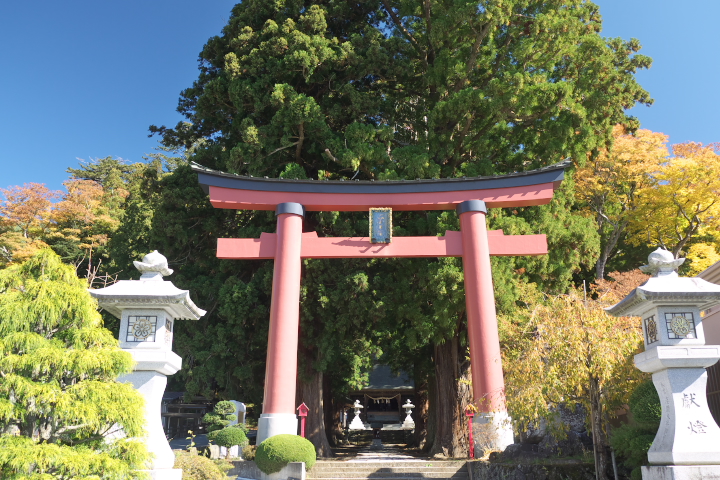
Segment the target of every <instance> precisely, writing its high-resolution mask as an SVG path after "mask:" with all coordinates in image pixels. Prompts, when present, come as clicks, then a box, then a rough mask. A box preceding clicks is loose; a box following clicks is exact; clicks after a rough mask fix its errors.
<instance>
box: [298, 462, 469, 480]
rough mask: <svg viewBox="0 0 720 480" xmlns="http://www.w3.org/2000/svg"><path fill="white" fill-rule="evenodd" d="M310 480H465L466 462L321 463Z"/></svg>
mask: <svg viewBox="0 0 720 480" xmlns="http://www.w3.org/2000/svg"><path fill="white" fill-rule="evenodd" d="M307 478H308V479H322V480H341V479H345V480H360V479H378V478H380V479H383V480H414V479H421V478H434V479H452V480H465V479H467V478H469V477H468V471H467V467H466V466H465V462H464V461H432V460H424V461H417V460H408V461H395V462H392V461H390V462H388V461H376V462H363V461H358V460H351V461H319V462H317V463H316V464H315V466H314V467H313V468H312V469H311V470H310V471H309V472H308V474H307Z"/></svg>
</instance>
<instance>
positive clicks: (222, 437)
mask: <svg viewBox="0 0 720 480" xmlns="http://www.w3.org/2000/svg"><path fill="white" fill-rule="evenodd" d="M208 439H209V440H211V441H212V442H214V443H215V444H216V445H220V446H221V447H227V448H230V447H232V446H233V445H245V444H247V441H248V439H247V437H246V436H245V432H244V431H243V430H242V429H240V428H236V427H225V428H223V429H222V430H216V431H214V432H210V433H209V434H208Z"/></svg>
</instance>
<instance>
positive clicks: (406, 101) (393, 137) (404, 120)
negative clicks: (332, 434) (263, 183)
mask: <svg viewBox="0 0 720 480" xmlns="http://www.w3.org/2000/svg"><path fill="white" fill-rule="evenodd" d="M600 30H601V20H600V15H599V11H598V7H597V6H596V5H595V4H593V3H592V2H589V1H585V0H550V1H538V0H508V1H498V0H483V1H480V2H477V1H469V0H467V1H459V2H458V1H454V2H447V1H438V0H366V1H356V2H346V1H337V0H317V1H306V0H282V1H277V2H266V1H262V0H246V1H244V2H242V3H240V4H238V5H236V6H235V7H234V9H233V12H232V16H231V18H230V20H229V22H228V25H227V26H226V27H225V28H224V29H223V32H222V35H220V36H217V37H213V38H211V39H210V40H209V41H208V43H207V44H206V45H205V48H204V49H203V51H202V52H201V54H200V75H199V77H198V79H197V80H196V81H195V83H194V84H193V86H192V87H190V88H188V89H186V90H185V91H183V92H182V94H181V98H180V103H179V107H178V109H179V111H180V112H181V113H182V114H184V115H185V116H186V118H187V120H188V121H189V123H179V124H178V125H177V126H176V127H175V128H166V127H151V130H152V131H154V132H156V133H158V134H160V135H162V138H163V142H164V143H165V145H166V146H170V147H178V146H183V145H184V146H190V145H192V144H194V143H196V142H197V141H198V140H200V139H203V140H204V143H203V144H202V145H201V146H200V147H199V148H197V150H196V151H195V153H194V156H193V160H194V161H196V162H198V163H200V164H203V165H205V166H207V167H211V168H216V169H220V170H224V171H229V172H233V173H239V174H245V175H248V174H249V175H255V176H270V177H277V176H282V177H286V178H316V179H326V178H330V179H342V178H355V179H377V180H385V179H402V178H408V179H414V178H433V177H459V176H476V175H490V174H502V173H507V172H513V171H519V170H526V169H531V168H537V167H541V166H544V165H548V164H551V163H554V162H557V161H559V160H562V159H565V158H567V157H569V156H575V157H576V158H585V157H586V155H587V153H588V152H592V151H595V150H597V149H599V148H601V147H603V146H604V145H606V144H607V143H608V142H609V141H610V139H611V132H612V126H613V125H615V124H616V123H624V124H626V125H628V126H629V127H635V126H636V122H635V120H634V119H631V118H628V117H626V116H625V114H624V109H626V108H630V107H632V106H633V105H635V103H637V102H641V103H650V102H651V100H650V98H649V96H648V94H647V92H645V91H644V90H643V89H642V88H641V87H640V86H639V85H638V84H637V83H636V81H635V78H634V73H635V72H636V70H637V69H639V68H645V67H647V66H649V65H650V60H649V59H648V58H647V57H645V56H642V55H638V54H636V52H637V51H638V50H639V48H640V45H639V43H638V42H637V41H636V40H631V41H624V40H621V39H605V38H603V37H602V36H601V35H600ZM173 177H174V179H169V178H168V179H165V180H163V185H164V186H163V187H162V188H170V189H171V190H163V193H162V194H161V196H162V197H163V199H162V200H161V205H162V206H161V209H162V212H163V213H162V214H161V215H159V214H158V213H156V214H155V217H154V218H155V219H156V222H155V223H154V225H153V227H152V228H153V230H154V231H155V232H157V234H154V235H155V238H156V239H157V240H158V241H163V240H162V238H161V235H162V234H166V235H165V239H166V240H164V242H165V243H166V244H167V248H168V249H167V251H168V252H171V254H170V255H168V258H170V259H171V261H174V262H176V265H177V266H178V267H180V268H179V270H180V272H181V273H180V275H179V277H178V279H177V282H178V283H180V281H181V280H180V278H181V277H182V278H186V279H187V281H188V282H189V283H192V285H193V286H192V287H191V290H193V291H196V292H198V295H201V296H205V295H207V298H206V299H204V300H203V303H204V304H216V305H217V308H214V309H212V310H211V312H210V314H209V315H208V316H207V319H206V320H205V321H204V322H203V323H199V324H198V325H196V326H190V327H189V329H188V331H187V334H188V337H186V338H192V339H193V340H192V342H189V341H188V342H187V343H186V344H185V345H186V347H187V351H186V352H184V353H185V354H187V355H190V356H191V358H192V360H191V365H193V368H191V369H189V370H188V372H187V375H188V379H189V380H190V382H191V383H190V384H191V385H193V386H194V387H195V388H200V387H202V388H210V389H215V390H216V391H224V392H227V391H231V392H233V391H238V387H237V386H233V385H231V384H232V383H240V384H242V386H241V387H240V390H239V391H241V392H246V393H247V394H250V392H251V391H254V392H255V393H258V390H257V389H255V390H253V388H251V387H250V384H251V382H252V379H256V380H259V379H261V378H262V377H261V375H260V372H261V371H262V361H263V360H262V353H261V352H262V349H263V347H264V346H263V345H262V343H263V341H264V338H263V335H264V334H265V333H266V328H267V323H266V322H267V320H266V317H267V308H268V304H269V303H268V302H269V294H270V272H271V266H270V264H269V262H237V263H233V262H227V261H225V262H218V261H217V260H216V259H214V258H212V256H213V253H212V252H213V250H214V244H213V241H212V240H213V239H214V238H216V237H218V236H241V237H250V236H257V234H258V233H259V232H261V231H272V230H273V229H274V219H273V218H272V216H271V215H267V214H266V213H264V212H259V213H252V212H250V213H248V212H241V213H238V214H235V213H234V212H218V211H212V209H211V208H210V207H209V205H208V203H207V201H205V200H203V195H202V193H201V192H200V190H199V189H198V188H197V187H194V186H193V185H192V182H193V180H192V176H191V175H190V174H189V172H188V170H187V169H183V168H178V169H177V170H175V172H174V173H173ZM564 189H565V190H564V191H563V192H561V194H560V195H558V199H557V200H556V201H554V203H553V204H551V205H550V206H547V207H539V208H537V207H534V208H525V209H515V210H508V211H495V212H491V214H490V215H489V219H490V224H491V226H492V227H494V228H498V227H499V228H504V229H506V231H507V232H508V233H535V232H539V231H542V232H546V233H548V236H549V244H550V248H551V252H552V254H551V256H550V257H549V258H550V259H549V260H548V258H544V259H529V260H528V259H501V260H497V261H494V267H495V274H494V275H495V277H494V280H495V285H496V289H497V290H498V293H499V302H500V306H501V307H502V308H512V306H513V304H514V301H515V300H516V299H517V294H516V293H515V289H514V287H513V286H514V284H516V282H521V281H534V282H539V283H540V284H541V285H542V287H543V288H549V289H551V290H553V291H558V292H561V291H563V290H564V289H566V288H567V287H568V285H569V284H570V281H571V276H572V274H573V272H575V271H577V270H578V268H579V267H580V265H582V264H585V265H588V266H590V265H592V263H593V262H594V256H596V255H597V251H598V238H597V232H596V231H595V229H594V228H593V225H592V223H591V222H590V221H589V220H587V219H585V218H582V217H581V216H578V215H576V214H575V213H574V212H573V209H574V204H573V195H572V182H568V183H567V185H566V186H565V187H564ZM184 210H185V212H184ZM394 224H395V225H396V227H395V228H396V231H395V234H396V235H402V234H416V235H434V234H442V233H443V232H444V229H445V228H447V227H450V228H453V229H457V219H456V218H455V217H454V215H453V214H452V213H447V212H445V213H438V212H433V213H427V214H425V213H415V214H410V213H407V214H401V215H396V218H395V221H394ZM306 225H307V229H313V230H316V231H318V232H319V233H321V234H323V235H332V236H340V235H364V233H365V232H366V231H367V219H366V217H365V216H364V215H361V214H350V213H348V214H336V213H311V214H309V215H308V216H307V218H306ZM191 257H192V261H191V260H190V258H191ZM200 257H202V258H200ZM229 265H232V266H229ZM326 265H328V266H326ZM238 267H239V268H238ZM183 275H186V276H185V277H183ZM394 276H396V277H398V279H399V280H401V282H402V283H398V282H392V281H391V279H392V278H394ZM400 277H402V278H400ZM441 277H442V278H444V280H442V281H441V282H439V283H438V282H437V279H438V278H441ZM398 285H402V286H401V287H398ZM185 286H186V287H189V286H190V285H185ZM461 289H462V276H461V265H460V262H459V260H457V259H441V260H437V261H433V260H429V261H428V260H423V261H418V260H395V261H388V262H376V261H370V262H368V261H362V260H348V261H343V263H340V262H337V263H331V262H328V261H307V262H306V264H305V278H304V281H303V294H302V302H303V310H302V312H303V313H302V318H301V329H302V330H303V332H304V333H303V336H302V343H303V345H302V348H301V351H302V352H303V357H302V359H303V361H304V362H305V364H307V365H310V368H309V370H308V371H309V372H314V374H313V375H314V377H313V378H310V379H307V378H306V381H308V382H310V383H311V384H312V385H315V387H312V388H308V389H307V391H308V394H309V392H311V391H314V392H315V395H314V398H313V400H314V401H316V402H317V404H318V405H319V404H320V402H321V399H322V398H323V396H325V397H327V392H324V393H323V392H320V391H319V389H320V386H321V385H328V384H331V383H332V382H328V381H322V378H321V377H318V376H319V375H322V372H325V374H327V375H329V376H331V377H335V378H336V379H337V380H338V382H339V383H342V382H343V381H344V382H346V383H347V382H348V381H350V380H351V379H357V378H358V376H357V374H356V373H357V372H358V371H359V370H360V369H359V367H360V366H361V365H363V364H364V363H365V364H367V363H368V362H367V359H368V358H369V354H370V352H372V351H373V348H369V347H367V348H366V347H363V348H358V349H357V350H356V351H355V352H354V353H353V352H347V351H345V350H344V347H343V346H342V344H343V342H346V341H347V342H349V343H351V344H353V345H357V346H359V345H363V346H368V345H370V344H376V345H378V346H380V348H382V346H384V347H385V349H386V350H388V349H391V348H393V346H395V347H397V345H400V344H403V345H405V346H406V350H405V352H406V353H407V355H406V357H407V358H409V359H412V360H413V362H414V364H415V365H425V366H427V365H430V366H428V367H427V369H425V370H423V371H422V372H417V375H418V384H420V383H422V382H424V381H425V380H423V379H429V380H430V381H431V382H436V383H437V382H446V383H447V382H449V383H447V384H445V383H444V384H442V385H437V384H435V386H434V387H432V388H433V389H434V391H436V392H452V391H454V392H455V393H456V395H455V396H456V397H458V396H459V395H460V394H463V393H462V392H461V391H460V389H461V386H462V385H464V383H463V382H459V381H458V379H459V378H462V377H463V376H467V365H466V364H465V362H464V357H465V355H464V347H463V346H462V345H463V343H462V340H461V339H458V332H460V331H462V330H463V328H464V326H463V325H464V321H465V320H464V313H463V312H464V304H463V302H462V295H454V294H453V295H449V296H447V298H444V296H443V292H461ZM331 323H334V324H335V325H334V326H331ZM398 325H403V326H404V327H405V328H398V327H397V326H398ZM192 329H194V330H192ZM211 332H212V333H211ZM408 332H410V333H408ZM400 334H403V335H406V340H404V341H399V342H400V343H398V340H397V339H398V335H400ZM182 335H184V334H183V333H180V335H179V337H178V345H179V346H180V345H181V344H182V341H181V340H180V337H182ZM218 335H220V336H228V339H227V340H225V341H224V342H221V343H218V342H217V337H218ZM233 335H237V337H234V338H232V336H233ZM207 336H210V337H212V338H213V342H215V343H214V344H213V345H210V344H209V342H210V341H209V340H208V341H207V342H205V341H204V340H203V338H205V337H207ZM250 337H253V339H252V340H250ZM231 338H232V340H231ZM340 339H343V340H342V341H341V340H340ZM351 339H352V340H351ZM353 342H355V343H353ZM206 343H207V344H206ZM230 345H235V347H236V348H231V349H229V348H228V347H230ZM239 345H242V346H243V347H247V348H244V349H238V348H237V346H239ZM345 345H347V344H345ZM183 348H184V347H183ZM446 349H451V350H452V349H454V351H449V350H447V351H446ZM237 351H243V355H238V354H236V353H235V352H237ZM246 352H250V354H248V353H246ZM428 352H434V353H433V355H434V356H435V357H436V358H435V359H434V360H435V361H434V362H433V363H434V365H435V366H434V369H433V368H431V366H432V365H433V363H430V362H424V361H423V359H424V358H425V357H426V356H427V354H428ZM375 353H378V352H377V351H375ZM240 356H242V357H243V358H242V359H241V358H239V357H240ZM396 357H397V356H396ZM341 359H344V360H342V362H341ZM440 359H443V360H447V359H451V360H449V361H447V362H445V361H440ZM452 359H455V360H452ZM228 362H232V364H233V365H235V366H236V368H233V369H230V368H227V363H228ZM406 363H409V362H406ZM337 365H343V366H346V367H347V368H348V370H347V371H345V372H339V371H338V370H339V369H338V368H330V366H337ZM428 369H429V371H428ZM190 376H192V379H190ZM420 377H422V378H420ZM302 379H303V377H302V376H301V380H302ZM326 380H327V379H326ZM193 382H194V383H193ZM303 389H304V387H303V386H302V385H301V390H303ZM463 395H464V394H463ZM327 400H328V398H326V402H325V405H326V406H327V405H328V404H329V403H330V402H328V401H327ZM457 401H458V402H459V403H460V402H463V401H465V400H463V399H460V398H458V400H457ZM305 402H306V403H308V404H310V403H311V402H309V401H308V400H305ZM431 403H433V399H432V398H431ZM434 403H438V402H437V401H435V402H434ZM450 410H451V409H450ZM450 410H447V411H445V410H444V411H443V412H442V416H441V417H436V424H437V426H438V428H440V429H442V428H450V430H451V431H450V434H447V435H446V434H445V433H444V432H442V431H437V433H438V435H436V438H437V439H439V440H438V442H436V445H434V446H433V449H434V451H438V452H444V453H446V454H448V455H452V456H455V455H461V454H462V448H463V447H462V441H461V440H460V437H461V435H460V432H461V430H460V425H461V423H460V422H459V420H458V418H457V415H455V414H454V413H453V411H450ZM455 410H457V409H455ZM327 413H329V412H327ZM438 413H440V412H438ZM320 423H321V424H323V423H324V422H320ZM323 436H324V435H323V431H322V428H320V429H319V430H318V435H317V436H316V437H314V441H315V443H316V446H318V447H319V448H320V450H321V453H322V452H324V451H325V448H326V445H327V444H326V442H325V441H324V440H323V439H321V438H319V437H323ZM430 443H432V442H430ZM430 443H429V444H430Z"/></svg>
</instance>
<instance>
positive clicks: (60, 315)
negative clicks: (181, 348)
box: [0, 249, 147, 480]
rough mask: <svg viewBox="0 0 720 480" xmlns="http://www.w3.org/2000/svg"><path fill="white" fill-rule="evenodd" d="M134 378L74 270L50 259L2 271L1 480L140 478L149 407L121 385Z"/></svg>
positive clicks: (43, 254) (45, 255) (43, 256)
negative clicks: (122, 380) (125, 378)
mask: <svg viewBox="0 0 720 480" xmlns="http://www.w3.org/2000/svg"><path fill="white" fill-rule="evenodd" d="M130 371H132V358H131V356H130V355H129V354H128V353H126V352H123V351H122V350H120V348H119V347H118V342H117V340H116V339H114V338H113V337H112V335H111V334H110V332H109V331H108V330H106V329H104V328H103V326H102V321H101V318H100V314H99V313H98V311H97V304H96V302H95V301H94V300H93V299H92V297H90V294H89V293H88V291H87V283H86V281H84V280H81V279H79V278H78V277H77V276H76V274H75V270H74V269H73V267H72V266H69V265H65V264H63V263H62V262H61V261H60V258H59V257H58V256H57V255H56V254H55V253H53V252H52V251H51V250H49V249H46V250H42V251H40V252H39V253H37V254H36V255H35V256H33V257H32V258H30V259H29V260H27V261H25V262H23V263H21V264H15V265H11V266H10V267H8V268H6V269H4V270H2V271H0V432H2V435H0V477H2V478H30V479H41V478H42V479H45V478H62V479H65V478H88V479H89V478H93V479H108V480H111V479H112V480H114V479H117V480H121V479H127V478H136V476H137V474H136V472H134V470H136V469H140V468H142V467H143V466H144V462H145V460H146V459H147V451H146V450H145V447H144V445H143V444H142V443H141V442H140V441H138V440H132V439H129V438H127V437H139V436H141V435H142V433H143V419H144V416H143V398H142V396H141V395H140V394H139V393H137V392H136V391H135V390H134V389H133V387H132V385H131V384H128V383H119V382H118V381H117V380H116V379H117V377H118V376H119V375H121V374H124V373H128V372H130ZM120 432H124V434H125V435H126V436H127V437H124V436H122V435H115V438H114V437H113V436H112V434H113V433H116V434H119V433H120ZM108 435H110V436H108ZM118 437H122V438H118Z"/></svg>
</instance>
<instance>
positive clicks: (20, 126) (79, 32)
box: [0, 0, 720, 189]
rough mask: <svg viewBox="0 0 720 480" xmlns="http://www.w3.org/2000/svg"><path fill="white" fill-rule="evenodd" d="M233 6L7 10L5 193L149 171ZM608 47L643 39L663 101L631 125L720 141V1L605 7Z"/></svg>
mask: <svg viewBox="0 0 720 480" xmlns="http://www.w3.org/2000/svg"><path fill="white" fill-rule="evenodd" d="M234 3H235V1H232V0H206V1H197V0H194V1H193V0H144V1H140V0H124V1H122V2H105V1H97V0H95V1H89V0H64V1H62V2H57V1H48V0H44V1H32V0H26V1H4V2H0V92H2V94H1V95H0V145H1V147H0V166H1V167H2V168H0V187H7V186H10V185H20V184H23V183H26V182H39V183H45V184H47V185H48V186H49V187H51V188H54V189H59V188H61V184H62V182H63V181H64V180H65V179H66V178H67V174H66V173H65V170H66V169H67V168H68V167H70V166H77V163H78V160H77V159H78V158H82V159H90V158H95V157H104V156H108V155H111V156H114V157H122V158H124V159H127V160H130V161H141V160H142V156H143V154H146V153H150V152H152V151H153V148H154V147H155V146H156V145H157V139H156V138H148V137H147V135H148V131H147V128H148V126H149V125H150V124H156V125H163V124H164V125H174V124H175V123H177V121H179V120H181V117H180V116H179V114H177V113H176V112H175V108H176V106H177V99H178V94H179V93H180V91H181V90H182V89H184V88H186V87H188V86H190V85H191V84H192V82H193V80H194V79H195V78H196V77H197V55H198V53H199V52H200V50H201V49H202V47H203V45H204V44H205V42H206V41H207V39H208V38H209V37H211V36H213V35H217V34H219V33H220V30H221V28H222V27H223V25H225V23H226V22H227V20H228V18H229V16H230V10H231V8H232V6H233V5H234ZM596 3H597V4H598V5H599V6H600V12H601V14H602V16H603V19H604V30H603V34H604V35H605V36H612V37H615V36H620V37H623V38H626V39H629V38H631V37H635V38H638V39H640V41H641V43H642V44H643V50H642V53H644V54H646V55H649V56H650V57H652V58H653V59H654V64H653V67H652V68H651V69H650V70H648V71H643V72H640V73H639V74H638V79H639V81H640V83H641V84H642V85H643V86H644V87H645V88H646V89H647V90H648V91H649V92H650V93H651V95H652V96H653V98H655V105H653V106H652V107H649V108H648V107H644V106H639V107H636V108H634V109H633V110H632V114H634V115H635V116H637V117H639V118H640V121H641V122H642V126H643V128H648V129H651V130H654V131H660V132H663V133H665V134H668V135H670V141H671V142H672V143H680V142H685V141H690V140H692V141H699V142H703V143H709V142H716V141H720V122H718V120H717V116H718V114H719V113H720V90H719V89H718V78H720V62H718V60H717V55H718V51H719V50H720V33H718V30H717V29H716V26H715V25H714V23H715V22H716V20H717V19H718V18H720V1H718V0H689V1H688V2H685V3H684V4H682V6H681V4H679V3H678V2H672V3H671V2H670V1H668V0H596Z"/></svg>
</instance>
